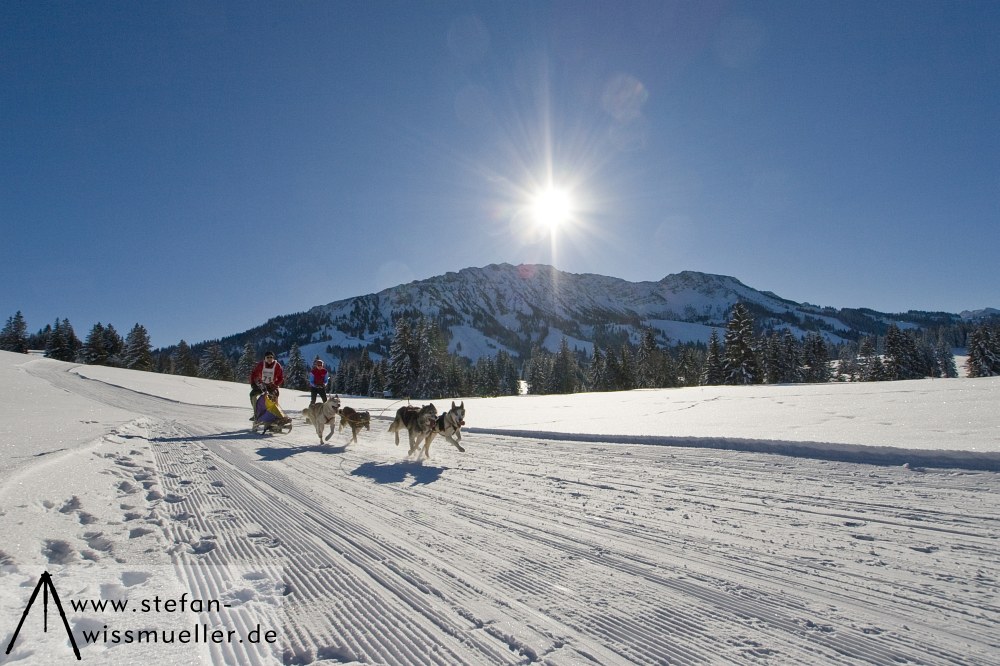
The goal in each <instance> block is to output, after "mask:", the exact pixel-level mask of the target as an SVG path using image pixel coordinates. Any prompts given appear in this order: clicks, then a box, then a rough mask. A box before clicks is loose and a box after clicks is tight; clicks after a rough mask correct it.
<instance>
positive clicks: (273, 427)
mask: <svg viewBox="0 0 1000 666" xmlns="http://www.w3.org/2000/svg"><path fill="white" fill-rule="evenodd" d="M258 428H259V429H260V434H262V435H263V434H264V433H265V432H273V433H279V434H280V433H288V432H291V431H292V419H290V418H288V417H287V416H285V412H283V411H282V410H281V406H280V405H278V401H277V400H275V399H274V398H272V397H271V393H270V392H268V391H264V392H263V393H261V394H260V395H259V396H257V407H256V410H255V413H254V419H253V427H252V428H251V429H250V430H251V432H257V429H258Z"/></svg>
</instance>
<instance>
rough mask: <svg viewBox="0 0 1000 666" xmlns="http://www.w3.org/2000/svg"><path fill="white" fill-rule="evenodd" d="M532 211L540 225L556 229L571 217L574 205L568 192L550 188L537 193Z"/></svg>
mask: <svg viewBox="0 0 1000 666" xmlns="http://www.w3.org/2000/svg"><path fill="white" fill-rule="evenodd" d="M531 213H532V216H533V217H534V218H535V222H536V223H537V224H538V225H539V226H542V227H546V228H548V229H550V230H552V231H555V230H556V229H558V228H559V227H561V226H562V225H563V224H565V223H566V222H567V221H568V220H569V219H570V217H571V216H572V214H573V205H572V202H571V201H570V197H569V194H568V193H567V192H565V191H564V190H560V189H556V188H549V189H547V190H545V191H543V192H539V193H538V194H537V195H535V198H534V200H533V201H532V203H531Z"/></svg>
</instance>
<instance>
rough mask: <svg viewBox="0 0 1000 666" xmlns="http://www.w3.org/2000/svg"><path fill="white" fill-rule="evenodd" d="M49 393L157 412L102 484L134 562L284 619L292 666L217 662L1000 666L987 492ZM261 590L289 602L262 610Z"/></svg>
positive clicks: (784, 466) (963, 485) (986, 484)
mask: <svg viewBox="0 0 1000 666" xmlns="http://www.w3.org/2000/svg"><path fill="white" fill-rule="evenodd" d="M32 372H33V373H34V374H36V375H37V376H39V377H43V378H45V379H47V380H48V381H50V382H52V383H53V384H54V385H55V386H57V387H59V388H63V389H65V390H67V391H70V392H82V391H84V390H85V391H86V393H87V395H88V397H90V398H91V399H93V400H96V401H99V402H102V403H105V404H108V405H111V406H114V407H118V408H123V409H128V410H130V411H132V412H135V413H139V414H143V415H146V416H144V417H143V418H142V419H139V420H137V421H136V422H133V423H132V424H129V425H127V426H124V427H123V428H121V429H120V430H119V432H118V433H117V434H116V435H113V436H110V437H111V439H112V440H114V442H119V443H121V444H122V448H121V450H122V451H123V453H121V454H119V455H114V456H109V457H106V463H105V464H106V470H105V471H106V473H108V478H109V484H110V485H109V493H112V494H117V495H118V496H120V497H121V498H122V502H121V506H122V512H123V515H122V520H123V523H124V525H125V526H127V527H128V530H129V538H130V540H133V539H134V540H135V541H136V542H142V543H147V544H148V543H150V542H151V540H154V541H155V542H156V543H157V544H158V548H160V549H162V550H163V551H165V553H166V556H165V557H166V558H167V561H169V562H170V563H172V564H173V565H174V566H175V568H176V569H177V571H178V572H179V574H178V575H179V576H180V578H181V579H182V582H183V584H184V585H186V586H187V589H188V590H189V591H190V593H191V596H192V597H196V598H227V595H228V598H232V599H243V600H245V599H248V598H255V599H258V600H264V601H267V598H268V595H269V594H273V595H274V596H275V599H273V600H271V601H272V602H273V603H274V607H275V608H278V609H279V619H278V626H279V627H280V629H281V633H282V636H281V638H282V642H281V648H280V655H279V658H278V659H276V658H275V656H274V655H272V654H270V653H268V652H267V651H266V650H264V649H262V648H261V649H257V647H256V646H251V645H225V646H212V647H211V650H212V658H213V660H214V661H215V662H217V663H240V664H269V663H274V662H275V661H277V660H280V661H283V662H284V663H290V664H312V663H318V662H325V663H377V664H442V665H444V664H448V665H453V664H526V663H550V664H586V663H592V664H626V663H635V664H660V663H678V664H700V663H736V664H756V663H783V664H785V663H787V664H803V663H829V664H855V663H874V664H894V663H929V664H990V663H993V664H995V663H997V659H998V654H1000V632H998V631H997V627H998V621H1000V601H998V594H997V592H998V582H997V578H996V577H997V575H998V574H997V572H998V566H997V565H998V563H1000V539H998V537H1000V497H998V494H997V493H996V487H997V474H996V473H994V472H979V471H956V470H947V469H942V470H925V471H921V470H913V469H904V468H901V467H874V466H869V465H859V464H850V463H843V462H830V461H821V460H808V459H800V458H790V457H785V456H780V455H766V454H759V453H745V452H742V453H741V452H734V451H725V450H710V449H697V448H691V449H685V448H665V447H661V446H641V445H619V444H605V443H600V442H593V441H586V442H580V441H562V440H556V441H539V440H538V439H532V438H522V437H511V436H504V435H497V434H491V435H486V434H482V433H475V434H467V435H466V437H465V444H466V448H467V450H468V453H466V454H460V453H458V452H457V451H455V450H454V449H453V448H452V447H451V446H450V445H448V444H447V443H446V442H444V441H442V440H441V439H438V440H437V441H436V442H435V443H434V445H433V447H432V451H431V454H432V458H431V460H429V461H425V462H423V463H418V462H414V461H408V460H406V459H405V453H406V444H405V441H404V442H403V444H402V445H400V446H399V447H396V446H395V445H394V443H393V436H392V435H391V434H390V433H388V432H387V431H386V430H387V426H388V423H389V421H388V419H385V418H376V419H373V421H372V429H371V431H362V433H361V434H360V435H359V442H358V444H353V445H350V446H345V445H344V444H345V442H347V441H348V440H349V435H348V433H346V432H345V433H338V434H336V435H334V437H333V438H332V439H331V441H330V442H329V443H328V444H327V445H319V444H318V443H317V442H316V436H315V433H314V431H313V429H312V427H311V426H308V425H307V424H305V423H304V421H303V419H302V417H301V415H299V414H293V416H294V418H295V422H296V423H295V427H294V429H293V431H292V432H291V433H290V434H288V435H281V436H258V435H253V434H251V433H250V432H249V429H248V428H249V423H248V421H247V420H246V419H247V414H248V412H249V405H248V407H247V409H246V410H242V411H241V410H235V409H232V408H226V407H216V408H212V407H203V406H193V405H186V404H184V403H178V402H175V401H169V400H163V399H159V398H156V397H154V396H148V395H143V394H140V393H136V392H132V391H128V390H126V389H122V388H120V387H115V386H111V385H108V384H104V383H101V382H97V381H93V380H84V379H81V378H80V377H79V376H77V375H74V374H71V373H67V372H65V371H64V370H61V369H57V368H56V369H53V367H51V366H38V367H33V369H32ZM84 387H85V388H84ZM346 402H347V404H349V401H346ZM467 420H468V421H469V423H470V424H474V423H475V414H474V413H470V414H469V415H468V416H467ZM115 438H117V439H115ZM404 440H405V437H404ZM124 451H128V453H124ZM62 455H66V454H62ZM76 455H89V454H84V453H78V454H76ZM52 504H53V510H57V511H61V512H62V513H64V514H73V515H77V516H79V523H80V528H79V535H78V536H79V538H80V539H81V540H84V541H86V542H87V544H88V546H89V551H88V552H89V556H87V554H86V553H81V554H79V555H80V556H81V557H83V558H84V559H93V560H95V561H98V560H100V558H101V557H102V556H110V555H112V554H113V555H114V556H115V557H116V558H117V561H118V562H122V561H123V560H124V561H125V562H126V563H132V562H135V563H140V562H141V561H142V558H143V557H144V556H143V555H142V553H141V551H140V550H138V549H137V550H136V551H135V552H133V551H130V550H128V549H122V548H118V550H117V552H116V551H115V549H116V545H115V543H114V542H113V541H108V540H107V539H106V538H105V537H103V536H102V526H101V525H99V524H93V523H91V522H88V519H87V516H88V515H89V514H88V513H87V512H86V508H87V507H86V504H85V503H81V502H80V501H79V500H78V499H77V501H76V502H74V501H73V498H58V499H53V500H52ZM126 507H127V508H126ZM46 547H47V548H48V555H47V557H48V558H49V562H50V563H52V564H53V565H57V564H59V563H61V562H65V561H67V560H68V559H69V558H71V557H72V555H73V545H72V543H71V542H68V541H62V542H61V543H60V542H58V540H57V541H53V542H52V543H49V544H48V545H47V546H46ZM211 565H216V566H211ZM232 567H240V568H241V569H245V570H255V571H259V572H260V574H259V576H257V575H252V576H246V577H245V578H246V580H245V581H243V583H244V587H242V588H238V587H237V588H234V587H233V586H232V581H228V580H224V576H222V574H221V572H223V571H225V570H226V569H227V568H232ZM264 579H272V580H274V579H279V580H281V581H282V583H283V588H282V589H279V590H277V591H272V592H270V593H269V592H268V590H266V589H264V587H262V586H258V587H256V588H255V587H254V582H255V580H264ZM234 606H238V604H235V603H234ZM230 612H231V615H230V617H229V620H228V621H230V622H237V623H239V622H245V623H249V622H251V621H252V620H251V618H250V616H246V617H243V618H242V619H241V618H240V616H239V608H236V609H234V610H231V611H230ZM234 618H235V619H234Z"/></svg>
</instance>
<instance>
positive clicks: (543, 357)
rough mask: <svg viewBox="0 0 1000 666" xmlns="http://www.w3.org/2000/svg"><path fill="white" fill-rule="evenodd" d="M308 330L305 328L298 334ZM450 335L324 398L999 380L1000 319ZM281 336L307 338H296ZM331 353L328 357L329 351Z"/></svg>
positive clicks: (290, 367) (228, 363)
mask: <svg viewBox="0 0 1000 666" xmlns="http://www.w3.org/2000/svg"><path fill="white" fill-rule="evenodd" d="M314 323H315V322H304V323H303V327H306V326H309V325H311V324H314ZM446 330H447V329H446V328H444V327H442V326H440V325H439V323H438V322H436V321H434V320H432V319H429V318H426V317H417V316H414V317H412V318H400V319H398V320H397V322H396V327H395V332H394V335H393V338H392V341H391V344H390V345H389V349H388V354H386V355H382V356H381V357H380V358H378V359H374V358H372V356H371V355H370V354H369V351H368V349H361V350H356V351H352V352H350V353H345V352H344V350H338V351H339V357H338V361H339V365H338V367H337V368H336V371H335V372H334V374H333V377H332V379H331V382H332V387H331V388H332V390H333V391H335V392H337V393H344V394H349V395H367V396H382V395H391V396H395V397H412V398H421V399H435V398H442V397H449V396H452V397H457V396H482V397H489V396H500V395H517V394H518V393H519V392H521V387H522V386H526V388H527V391H528V392H529V393H534V394H550V393H576V392H582V391H622V390H631V389H637V388H672V387H680V386H699V385H716V384H787V383H806V382H809V383H815V382H829V381H887V380H898V379H916V378H922V377H956V376H957V375H958V371H957V368H956V367H955V361H954V356H953V353H952V349H953V348H955V347H959V348H966V349H967V351H968V362H967V364H966V370H967V372H968V374H969V376H971V377H987V376H995V375H1000V320H998V319H996V318H994V319H992V320H984V321H980V322H978V323H976V324H970V323H967V322H961V323H951V324H943V325H941V326H938V327H934V328H923V329H921V328H909V329H905V330H904V329H901V328H900V327H899V326H897V325H896V324H890V325H889V326H888V328H887V330H886V332H885V334H884V335H871V336H867V337H862V338H861V339H860V341H858V342H855V341H849V342H846V343H842V344H838V345H832V344H830V343H829V342H828V341H827V339H826V338H824V337H823V336H822V335H820V334H819V333H816V332H809V333H806V335H805V337H803V338H801V339H800V338H798V337H797V336H795V335H793V334H792V333H791V331H790V330H789V329H787V328H778V329H768V330H761V329H759V327H758V326H757V325H756V324H755V321H754V317H753V314H752V311H751V309H750V308H749V307H748V306H747V305H745V304H742V303H738V304H736V305H735V306H734V307H733V309H732V313H731V317H730V320H729V322H728V324H727V325H726V327H725V328H724V329H722V334H721V336H720V334H719V330H714V331H713V332H712V336H711V338H710V340H709V342H708V344H707V345H706V344H700V343H680V344H675V345H669V344H667V345H664V344H660V343H658V342H657V338H656V334H655V332H654V331H653V330H651V329H647V330H645V331H644V333H643V335H642V337H641V340H640V341H639V342H638V344H634V343H633V342H631V341H630V339H629V336H628V334H627V333H624V332H622V333H621V334H620V335H616V331H615V328H614V327H613V326H610V327H607V328H606V329H604V330H602V331H601V335H600V337H599V339H598V340H597V341H596V342H595V344H594V347H593V353H588V352H587V350H580V349H575V348H574V349H571V348H570V346H569V343H568V342H567V340H566V338H563V339H562V343H561V345H560V348H559V350H558V351H557V352H554V353H553V352H550V351H548V350H545V349H542V348H541V347H540V346H538V345H535V346H534V347H532V349H531V350H530V353H529V354H528V355H527V356H526V357H524V358H518V357H515V356H512V355H511V354H509V353H507V352H505V351H502V350H501V351H498V352H497V353H496V354H495V355H492V356H484V357H481V358H479V359H478V360H477V361H475V362H472V361H470V360H469V359H468V358H466V357H464V356H461V355H459V354H457V353H453V352H448V339H447V336H446V333H445V331H446ZM284 333H286V334H287V335H288V336H289V337H291V338H293V339H296V338H301V339H303V340H307V339H308V338H307V337H305V336H304V333H303V334H301V335H300V334H299V333H297V332H295V331H284ZM273 339H274V338H273V337H270V336H269V337H268V339H267V340H261V341H259V342H258V343H257V344H254V343H252V342H249V341H248V342H245V343H244V344H243V346H242V348H237V349H236V350H233V349H231V348H230V349H228V350H227V349H226V348H225V347H224V345H223V344H222V342H221V341H209V342H204V343H200V344H199V345H197V346H195V347H194V348H193V347H192V346H191V345H188V343H187V342H185V341H184V340H181V341H180V343H179V344H177V345H174V346H171V347H170V348H168V349H158V350H154V349H153V348H152V345H151V344H150V338H149V334H148V332H147V330H146V328H145V327H143V326H142V325H141V324H138V323H137V324H135V325H134V326H133V327H132V329H131V330H130V331H129V332H128V334H127V335H126V336H125V337H124V338H123V337H122V336H121V335H120V334H119V333H118V332H117V331H116V330H115V328H114V327H113V326H112V325H111V324H107V325H104V324H101V323H97V324H95V325H94V326H93V327H92V328H91V330H90V332H89V333H88V334H87V336H86V338H85V339H84V340H83V341H81V340H80V339H79V338H78V337H77V335H76V333H75V331H74V330H73V327H72V325H71V324H70V322H69V321H68V320H66V319H56V320H55V322H54V323H53V324H50V325H46V326H45V327H44V328H43V329H41V330H39V331H38V332H37V333H34V334H28V333H27V325H26V323H25V321H24V317H23V316H22V314H21V312H17V313H16V314H15V315H13V316H11V317H9V318H8V320H7V323H6V324H5V325H4V327H3V330H2V331H0V349H3V350H6V351H14V352H27V351H28V350H29V349H31V350H44V354H45V356H47V357H49V358H53V359H57V360H62V361H72V362H78V363H85V364H89V365H107V366H114V367H120V368H128V369H132V370H144V371H150V372H161V373H165V374H172V375H184V376H189V377H202V378H205V379H216V380H224V381H237V382H243V381H247V380H248V378H249V375H250V371H251V370H252V368H253V366H254V364H255V363H256V361H257V360H258V358H259V356H260V355H261V354H262V352H263V348H264V347H265V346H267V347H268V348H274V345H273V344H272V342H273ZM274 351H278V352H279V355H281V356H282V358H283V364H284V366H285V375H286V386H288V387H289V388H293V389H303V390H304V389H307V388H308V381H307V373H308V370H309V367H310V365H311V361H307V360H306V359H304V358H303V356H302V353H301V351H300V346H299V344H298V343H297V342H293V343H292V344H291V345H290V348H289V349H288V350H287V352H285V353H284V354H281V353H280V352H281V350H279V349H274ZM327 351H328V352H334V351H335V350H333V349H332V348H328V350H327Z"/></svg>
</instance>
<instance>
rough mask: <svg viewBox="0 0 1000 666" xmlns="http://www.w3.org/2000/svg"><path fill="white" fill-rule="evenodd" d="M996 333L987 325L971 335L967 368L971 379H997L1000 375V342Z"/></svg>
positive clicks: (978, 328) (981, 326)
mask: <svg viewBox="0 0 1000 666" xmlns="http://www.w3.org/2000/svg"><path fill="white" fill-rule="evenodd" d="M998 337H1000V336H998V335H997V333H996V331H994V330H992V329H990V328H989V327H988V326H986V325H985V324H982V325H980V326H978V327H976V328H975V329H974V330H973V331H972V333H971V334H970V335H969V343H968V347H969V358H968V360H966V362H965V368H966V371H967V372H968V376H969V377H995V376H997V375H1000V340H998Z"/></svg>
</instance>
